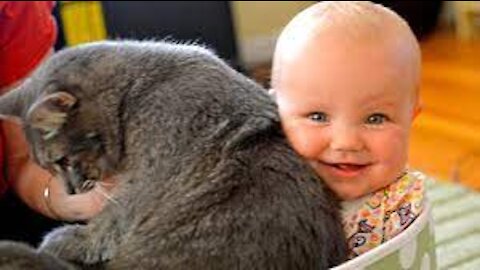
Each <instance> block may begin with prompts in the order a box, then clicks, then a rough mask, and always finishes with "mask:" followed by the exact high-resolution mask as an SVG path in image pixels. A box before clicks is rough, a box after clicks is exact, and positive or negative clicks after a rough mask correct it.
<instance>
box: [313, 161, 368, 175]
mask: <svg viewBox="0 0 480 270" xmlns="http://www.w3.org/2000/svg"><path fill="white" fill-rule="evenodd" d="M318 164H319V165H320V166H321V167H322V169H323V170H325V171H326V172H327V173H328V174H330V175H332V176H334V177H338V178H342V179H345V178H356V177H358V176H360V175H362V174H364V173H365V171H366V170H367V169H368V168H369V166H370V165H371V164H370V163H363V162H325V161H318Z"/></svg>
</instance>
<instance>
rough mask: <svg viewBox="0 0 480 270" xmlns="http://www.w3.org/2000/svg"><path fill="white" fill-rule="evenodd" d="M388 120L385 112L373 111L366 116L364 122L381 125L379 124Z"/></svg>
mask: <svg viewBox="0 0 480 270" xmlns="http://www.w3.org/2000/svg"><path fill="white" fill-rule="evenodd" d="M388 120H389V119H388V116H386V115H385V114H383V113H374V114H372V115H370V116H369V117H368V118H367V120H366V123H367V124H368V125H381V124H384V123H385V122H386V121H388Z"/></svg>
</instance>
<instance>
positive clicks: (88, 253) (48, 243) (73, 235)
mask: <svg viewBox="0 0 480 270" xmlns="http://www.w3.org/2000/svg"><path fill="white" fill-rule="evenodd" d="M91 244H92V241H91V239H90V238H89V235H88V233H87V230H86V226H85V225H67V226H63V227H60V228H57V229H55V230H53V231H52V232H50V233H49V234H47V235H46V236H45V238H44V239H43V242H42V243H41V245H40V246H39V248H38V249H39V250H40V251H45V252H48V253H50V254H53V255H55V256H58V257H59V258H62V259H64V260H67V261H70V262H75V263H81V264H97V263H101V262H105V261H107V260H109V259H110V258H111V257H112V256H113V254H112V253H111V252H108V250H109V249H103V250H97V249H96V248H95V247H94V246H91Z"/></svg>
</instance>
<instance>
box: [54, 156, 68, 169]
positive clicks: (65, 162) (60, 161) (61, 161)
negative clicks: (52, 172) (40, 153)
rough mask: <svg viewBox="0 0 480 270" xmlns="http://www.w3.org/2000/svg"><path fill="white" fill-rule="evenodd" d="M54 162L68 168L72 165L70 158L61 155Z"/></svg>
mask: <svg viewBox="0 0 480 270" xmlns="http://www.w3.org/2000/svg"><path fill="white" fill-rule="evenodd" d="M54 163H55V164H56V165H58V166H60V168H68V167H70V165H71V164H70V161H69V160H68V158H67V157H60V158H57V159H56V160H55V161H54Z"/></svg>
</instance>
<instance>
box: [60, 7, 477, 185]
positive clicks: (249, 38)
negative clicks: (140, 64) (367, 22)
mask: <svg viewBox="0 0 480 270" xmlns="http://www.w3.org/2000/svg"><path fill="white" fill-rule="evenodd" d="M378 2H379V3H382V4H384V5H386V6H388V7H390V8H392V9H393V10H395V11H396V12H397V13H398V14H400V15H401V16H402V17H404V18H405V19H406V20H407V21H408V22H409V24H410V26H411V27H412V29H413V30H414V32H415V34H416V35H417V37H418V39H419V40H420V42H421V47H422V53H423V77H422V86H421V98H422V104H423V112H422V114H421V115H420V117H419V118H417V120H416V123H415V126H414V129H413V134H412V140H411V149H410V165H411V166H412V167H413V168H417V169H420V170H422V171H424V172H426V173H427V174H429V175H431V176H433V177H435V178H436V179H439V180H440V181H449V182H458V183H460V184H462V185H465V186H467V187H469V188H471V189H474V190H480V170H479V169H478V168H479V167H480V1H378ZM313 3H315V2H313V1H251V2H250V1H195V2H194V1H162V2H147V1H121V2H120V1H60V2H58V5H57V6H56V10H55V16H56V17H57V19H58V22H59V27H60V37H59V40H58V43H57V45H56V48H57V49H60V48H62V47H64V46H72V45H76V44H80V43H84V42H89V41H94V40H102V39H107V38H110V39H112V38H113V39H117V38H133V39H149V40H160V39H165V38H166V39H174V40H188V41H192V40H193V41H196V42H199V43H203V44H207V45H208V46H209V47H210V48H213V49H214V50H216V51H217V53H219V54H220V56H221V57H222V58H224V59H225V60H227V61H228V62H229V63H230V64H231V65H232V66H233V67H234V68H236V69H237V70H239V71H241V72H243V73H245V74H247V75H248V76H250V77H253V78H254V79H255V80H257V81H258V82H260V83H261V84H263V85H264V86H266V87H268V86H269V79H270V65H271V57H272V52H273V48H274V45H275V41H276V38H277V36H278V34H279V32H280V31H281V29H282V27H283V26H285V25H286V23H287V22H288V21H289V20H290V19H291V18H292V17H293V16H294V15H295V14H296V13H298V12H299V11H301V10H303V9H304V8H306V7H308V6H309V5H311V4H313Z"/></svg>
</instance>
